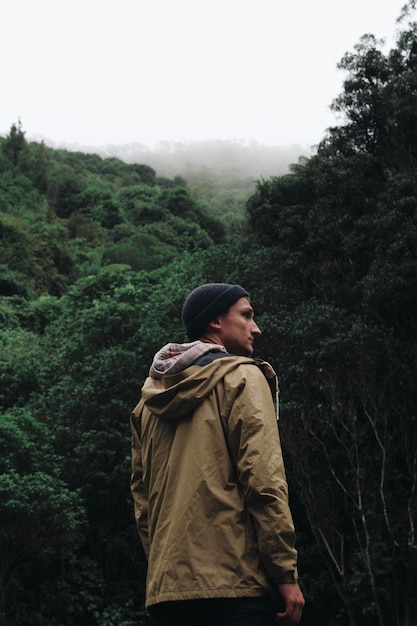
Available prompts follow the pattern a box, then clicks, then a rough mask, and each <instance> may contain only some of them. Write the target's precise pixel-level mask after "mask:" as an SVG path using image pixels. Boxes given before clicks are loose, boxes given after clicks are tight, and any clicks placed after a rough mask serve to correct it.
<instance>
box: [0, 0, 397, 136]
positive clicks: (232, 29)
mask: <svg viewBox="0 0 417 626" xmlns="http://www.w3.org/2000/svg"><path fill="white" fill-rule="evenodd" d="M404 4H405V0H349V1H347V0H343V1H341V0H315V1H313V0H210V1H208V0H0V23H1V24H2V28H1V31H2V33H1V36H0V58H1V64H0V135H2V136H5V135H7V134H8V132H9V130H10V127H11V125H12V124H13V123H18V121H19V120H20V121H21V124H22V129H23V130H24V131H25V133H26V138H27V139H35V140H40V139H43V140H45V142H46V143H48V144H49V145H56V146H68V147H71V146H72V147H84V146H88V147H94V146H96V147H99V146H109V145H112V144H113V145H124V144H128V143H141V144H144V145H146V146H148V147H150V148H152V147H156V146H157V145H158V144H160V142H178V143H184V142H185V143H188V142H199V141H206V140H233V141H244V142H252V141H254V142H257V143H259V144H262V145H270V146H287V145H300V146H304V147H311V146H314V145H315V144H317V143H318V142H319V141H320V140H321V139H322V138H323V136H324V133H325V130H326V128H328V127H329V126H334V125H335V124H336V123H337V118H336V117H335V114H334V113H332V112H331V111H330V108H329V106H330V104H331V102H332V100H333V99H334V98H336V97H337V96H338V95H339V94H340V93H341V88H342V83H343V78H344V74H343V72H341V71H340V70H338V69H337V67H336V66H337V63H338V62H339V61H340V59H341V58H342V56H343V55H344V54H345V53H346V52H353V51H354V46H355V44H357V43H358V42H359V39H360V37H361V36H362V35H364V34H365V33H372V34H373V35H375V36H376V37H378V38H384V39H386V40H387V46H388V47H392V46H393V45H394V43H395V34H396V31H397V28H398V25H397V24H396V19H397V18H398V17H399V15H400V12H401V8H402V6H403V5H404Z"/></svg>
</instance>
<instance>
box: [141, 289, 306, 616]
mask: <svg viewBox="0 0 417 626" xmlns="http://www.w3.org/2000/svg"><path fill="white" fill-rule="evenodd" d="M182 319H183V323H184V325H185V329H186V332H187V336H188V338H189V340H190V343H185V344H168V345H167V346H165V347H164V348H162V349H161V350H160V352H158V353H157V354H156V355H155V357H154V360H153V363H152V366H151V368H150V373H149V377H148V378H147V379H146V381H145V384H144V386H143V388H142V396H141V400H140V402H139V404H138V405H137V406H136V408H135V409H134V411H133V413H132V418H131V426H132V481H131V488H132V495H133V499H134V503H135V517H136V522H137V527H138V531H139V535H140V538H141V541H142V544H143V547H144V550H145V553H146V556H147V558H148V575H147V587H146V606H147V607H148V609H149V612H150V614H151V623H152V624H153V625H154V626H174V625H177V624H183V625H185V624H189V625H198V626H205V625H207V626H228V625H232V624H235V626H238V625H239V626H255V625H256V626H268V625H272V624H276V623H277V622H278V623H281V624H290V625H292V624H297V623H298V622H299V621H300V619H301V614H302V608H303V606H304V599H303V595H302V593H301V590H300V588H299V586H298V583H297V567H296V561H297V553H296V550H295V548H294V527H293V522H292V518H291V513H290V510H289V506H288V489H287V483H286V478H285V470H284V465H283V460H282V453H281V446H280V439H279V433H278V427H277V415H276V413H275V407H274V401H273V397H274V396H273V392H274V391H277V386H276V376H275V373H274V372H273V370H272V368H271V367H270V366H269V365H268V364H267V363H263V362H261V361H257V360H255V359H253V358H252V356H251V355H252V353H253V344H254V341H255V339H256V338H257V337H258V336H259V335H260V334H261V331H260V329H259V328H258V326H257V324H256V323H255V321H254V316H253V309H252V306H251V303H250V300H249V294H248V292H247V291H246V290H245V289H243V287H241V286H240V285H229V284H225V283H209V284H205V285H201V286H200V287H197V288H196V289H194V290H193V291H192V292H191V293H190V294H189V295H188V297H187V298H186V300H185V302H184V306H183V310H182Z"/></svg>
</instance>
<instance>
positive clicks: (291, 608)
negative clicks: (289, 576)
mask: <svg viewBox="0 0 417 626" xmlns="http://www.w3.org/2000/svg"><path fill="white" fill-rule="evenodd" d="M278 590H279V592H280V594H281V597H282V599H283V601H284V604H285V611H284V612H283V613H277V622H278V624H282V625H284V624H288V626H292V625H293V624H298V623H299V621H300V619H301V615H302V612H303V607H304V604H305V601H304V596H303V594H302V593H301V589H300V587H299V586H298V584H297V583H283V584H282V585H278Z"/></svg>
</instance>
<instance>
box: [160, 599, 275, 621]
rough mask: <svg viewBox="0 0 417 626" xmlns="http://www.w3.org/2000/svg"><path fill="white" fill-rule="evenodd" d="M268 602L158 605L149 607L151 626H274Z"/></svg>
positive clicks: (193, 602) (211, 600) (195, 602)
mask: <svg viewBox="0 0 417 626" xmlns="http://www.w3.org/2000/svg"><path fill="white" fill-rule="evenodd" d="M277 612H278V608H277V606H276V605H275V604H274V602H272V600H270V599H269V598H266V597H265V598H263V597H262V598H211V599H205V600H181V601H178V602H161V604H155V605H153V606H151V607H149V613H150V615H151V626H276V621H275V617H276V614H277Z"/></svg>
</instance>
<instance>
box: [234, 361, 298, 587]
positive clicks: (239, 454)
mask: <svg viewBox="0 0 417 626" xmlns="http://www.w3.org/2000/svg"><path fill="white" fill-rule="evenodd" d="M229 383H230V386H229V388H228V391H227V392H226V395H227V396H228V415H227V418H226V419H227V431H226V432H227V437H228V439H229V449H230V453H231V456H232V461H233V463H234V465H235V469H236V472H237V475H238V479H239V481H240V486H241V489H242V493H243V497H244V500H245V505H246V509H247V511H248V513H249V515H250V516H251V518H252V521H253V524H254V528H255V531H256V535H257V540H258V548H259V554H260V559H261V562H262V564H263V566H264V567H265V569H266V570H267V572H268V574H269V576H270V577H271V578H272V579H273V580H274V581H275V583H276V584H280V583H286V582H295V581H296V580H297V552H296V550H295V547H294V545H295V531H294V524H293V520H292V515H291V512H290V508H289V504H288V486H287V481H286V476H285V468H284V462H283V458H282V450H281V443H280V437H279V432H278V423H277V418H276V413H275V407H274V403H273V400H272V395H271V391H270V388H269V385H268V382H267V381H266V379H265V376H264V375H263V373H262V372H261V370H260V369H259V368H258V367H257V366H256V365H250V364H249V365H248V364H246V365H241V366H239V368H237V370H236V371H235V373H234V374H233V378H232V379H231V380H229Z"/></svg>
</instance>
